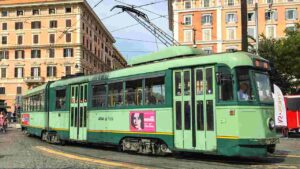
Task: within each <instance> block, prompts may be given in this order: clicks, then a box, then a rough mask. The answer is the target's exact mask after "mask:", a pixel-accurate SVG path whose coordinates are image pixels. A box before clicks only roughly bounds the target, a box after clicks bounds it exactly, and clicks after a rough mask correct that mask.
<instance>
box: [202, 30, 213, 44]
mask: <svg viewBox="0 0 300 169" xmlns="http://www.w3.org/2000/svg"><path fill="white" fill-rule="evenodd" d="M202 40H203V41H209V40H211V29H202Z"/></svg>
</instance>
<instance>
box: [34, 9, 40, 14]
mask: <svg viewBox="0 0 300 169" xmlns="http://www.w3.org/2000/svg"><path fill="white" fill-rule="evenodd" d="M39 14H40V10H39V9H33V10H32V15H39Z"/></svg>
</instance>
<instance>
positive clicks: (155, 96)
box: [144, 76, 165, 105]
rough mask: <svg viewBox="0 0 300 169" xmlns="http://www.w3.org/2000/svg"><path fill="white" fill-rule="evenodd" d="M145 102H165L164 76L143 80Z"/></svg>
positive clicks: (151, 103) (154, 103)
mask: <svg viewBox="0 0 300 169" xmlns="http://www.w3.org/2000/svg"><path fill="white" fill-rule="evenodd" d="M144 96H145V104H146V105H156V104H164V103H165V77H164V76H161V77H155V78H149V79H146V80H145V90H144Z"/></svg>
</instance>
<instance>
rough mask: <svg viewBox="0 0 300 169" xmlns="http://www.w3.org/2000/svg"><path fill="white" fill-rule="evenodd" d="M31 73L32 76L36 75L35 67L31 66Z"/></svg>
mask: <svg viewBox="0 0 300 169" xmlns="http://www.w3.org/2000/svg"><path fill="white" fill-rule="evenodd" d="M30 75H31V77H33V76H34V68H33V67H32V68H31V73H30Z"/></svg>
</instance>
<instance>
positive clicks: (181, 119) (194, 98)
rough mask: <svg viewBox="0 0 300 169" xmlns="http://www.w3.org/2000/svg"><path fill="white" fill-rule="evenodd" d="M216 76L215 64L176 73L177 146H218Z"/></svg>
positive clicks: (212, 147)
mask: <svg viewBox="0 0 300 169" xmlns="http://www.w3.org/2000/svg"><path fill="white" fill-rule="evenodd" d="M213 75H214V68H213V67H199V68H194V69H182V70H176V71H174V73H173V79H174V80H173V81H174V83H173V85H174V87H173V89H174V93H173V95H174V97H173V98H174V119H175V123H174V125H175V126H174V129H175V147H176V148H178V149H193V150H204V151H210V150H215V149H216V132H215V111H214V108H215V91H214V85H215V84H214V83H215V79H214V76H213Z"/></svg>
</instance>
